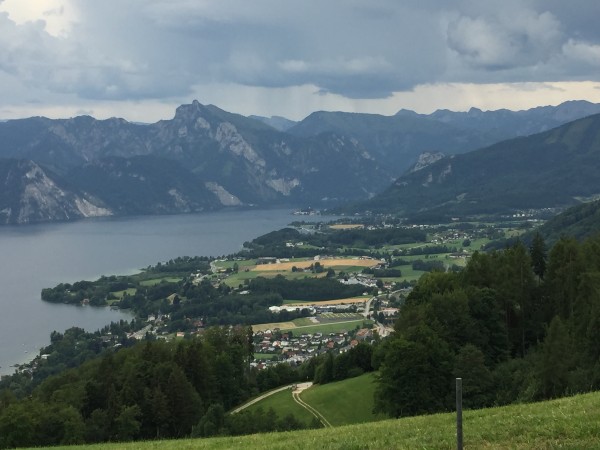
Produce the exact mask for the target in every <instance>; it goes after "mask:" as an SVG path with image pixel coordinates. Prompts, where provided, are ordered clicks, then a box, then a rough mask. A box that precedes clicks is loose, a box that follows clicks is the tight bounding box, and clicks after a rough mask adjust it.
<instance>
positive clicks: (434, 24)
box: [0, 0, 600, 100]
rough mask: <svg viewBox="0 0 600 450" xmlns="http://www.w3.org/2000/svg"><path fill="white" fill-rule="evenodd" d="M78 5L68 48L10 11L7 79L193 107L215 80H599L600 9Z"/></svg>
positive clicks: (93, 95) (556, 0)
mask: <svg viewBox="0 0 600 450" xmlns="http://www.w3.org/2000/svg"><path fill="white" fill-rule="evenodd" d="M74 4H75V5H76V6H77V8H78V10H79V22H78V23H77V24H76V25H75V26H74V27H72V29H71V32H70V34H69V35H68V36H67V37H54V36H51V35H49V34H48V33H46V32H45V31H44V28H43V23H41V22H37V23H26V24H22V25H16V24H15V23H14V22H12V21H11V20H10V19H9V18H8V17H7V16H6V15H5V14H0V45H2V48H3V51H2V52H0V72H3V73H4V75H6V76H13V77H15V79H17V80H19V81H20V82H21V83H23V84H24V85H25V86H29V87H32V88H37V89H41V90H43V89H46V90H48V91H50V92H59V93H68V94H73V95H76V96H79V97H81V98H88V99H113V100H116V99H143V98H153V99H161V98H174V97H182V96H186V95H188V94H189V93H190V92H192V90H193V88H194V86H197V85H203V84H209V83H236V84H242V85H250V86H259V87H267V88H268V87H288V86H299V85H314V86H316V87H317V89H319V90H321V91H322V92H331V93H335V94H340V95H342V96H345V97H350V98H384V97H387V96H389V95H391V94H392V93H393V92H395V91H405V90H411V89H412V88H414V87H415V86H417V85H420V84H427V83H437V82H474V83H485V82H529V81H562V80H584V79H585V80H597V79H599V78H600V71H599V70H598V69H599V66H598V64H599V63H598V61H599V60H600V27H598V26H597V24H596V20H597V18H598V17H600V2H597V1H596V0H589V1H584V0H579V1H578V0H575V1H574V2H563V1H562V0H547V1H546V0H507V1H504V2H493V1H482V0H461V1H456V2H448V1H447V0H437V1H435V0H425V1H422V2H418V3H417V2H398V1H397V0H381V1H378V2H364V1H359V0H329V1H322V0H304V1H302V2H295V3H291V2H282V1H280V0H256V1H253V2H248V1H247V0H231V1H227V2H224V1H217V0H205V1H198V0H145V1H143V0H129V1H127V2H123V1H117V0H104V1H102V2H93V1H85V2H76V3H74ZM66 7H68V6H65V8H66ZM59 13H60V14H62V11H61V10H60V9H59V10H56V11H52V14H59Z"/></svg>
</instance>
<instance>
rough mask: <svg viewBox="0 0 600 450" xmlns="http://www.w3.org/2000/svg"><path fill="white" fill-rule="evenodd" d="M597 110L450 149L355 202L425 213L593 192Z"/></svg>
mask: <svg viewBox="0 0 600 450" xmlns="http://www.w3.org/2000/svg"><path fill="white" fill-rule="evenodd" d="M599 171H600V114H597V115H593V116H589V117H586V118H583V119H579V120H576V121H574V122H570V123H568V124H565V125H562V126H560V127H557V128H554V129H552V130H549V131H546V132H544V133H539V134H535V135H531V136H527V137H521V138H515V139H511V140H508V141H503V142H500V143H497V144H494V145H492V146H490V147H486V148H483V149H480V150H476V151H472V152H469V153H465V154H462V155H450V156H445V157H443V158H440V159H437V160H435V161H434V162H432V164H430V165H427V166H425V167H422V168H420V169H419V170H413V171H409V172H408V173H405V174H404V175H402V176H401V177H399V178H398V179H397V180H396V181H395V182H394V184H393V185H392V186H391V187H390V188H389V189H387V190H386V191H385V192H383V193H382V194H379V195H378V196H376V197H375V198H373V199H371V200H369V201H367V202H365V203H363V204H361V205H359V206H357V207H356V208H357V209H360V210H364V209H368V210H371V211H374V212H386V213H389V212H395V213H399V214H403V215H412V216H415V215H416V216H420V217H424V216H429V217H435V218H437V219H436V220H443V219H444V218H445V219H447V218H449V217H453V216H460V215H476V214H490V213H503V212H510V211H515V210H525V209H540V208H550V207H557V206H562V207H564V206H569V205H573V204H575V203H577V202H581V201H586V200H590V199H593V198H596V197H598V196H599V195H600V178H599V177H598V172H599Z"/></svg>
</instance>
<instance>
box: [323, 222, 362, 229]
mask: <svg viewBox="0 0 600 450" xmlns="http://www.w3.org/2000/svg"><path fill="white" fill-rule="evenodd" d="M364 227H365V226H364V225H363V224H360V223H337V224H335V225H329V228H331V229H332V230H354V229H357V228H364Z"/></svg>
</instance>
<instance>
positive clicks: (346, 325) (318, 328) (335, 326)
mask: <svg viewBox="0 0 600 450" xmlns="http://www.w3.org/2000/svg"><path fill="white" fill-rule="evenodd" d="M365 323H366V324H371V323H373V322H372V321H371V320H353V321H350V322H338V323H328V324H322V325H313V326H308V327H297V328H289V329H286V330H283V329H282V330H281V331H289V330H292V331H293V332H294V336H298V335H300V334H314V333H323V334H326V333H339V332H341V331H350V330H354V329H355V328H356V327H359V328H362V327H363V326H364V324H365Z"/></svg>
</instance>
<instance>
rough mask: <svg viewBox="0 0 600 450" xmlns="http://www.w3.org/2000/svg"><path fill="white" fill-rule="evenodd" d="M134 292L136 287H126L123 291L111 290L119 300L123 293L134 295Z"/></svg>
mask: <svg viewBox="0 0 600 450" xmlns="http://www.w3.org/2000/svg"><path fill="white" fill-rule="evenodd" d="M136 292H137V289H136V288H128V289H125V290H123V291H116V292H111V294H113V295H114V296H115V297H117V298H118V299H119V300H120V299H122V298H123V296H124V295H125V294H127V295H135V293H136Z"/></svg>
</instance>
